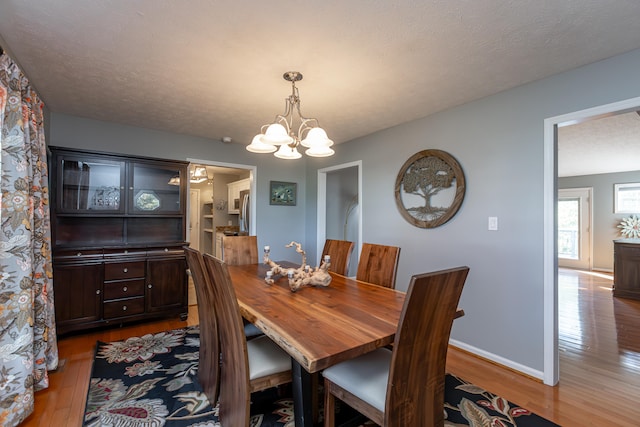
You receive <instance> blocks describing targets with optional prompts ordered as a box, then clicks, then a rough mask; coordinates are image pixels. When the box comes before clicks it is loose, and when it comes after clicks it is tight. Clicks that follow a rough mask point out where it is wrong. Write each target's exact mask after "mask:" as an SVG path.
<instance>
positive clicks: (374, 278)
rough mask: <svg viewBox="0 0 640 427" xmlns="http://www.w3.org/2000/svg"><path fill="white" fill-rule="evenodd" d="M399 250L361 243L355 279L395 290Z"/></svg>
mask: <svg viewBox="0 0 640 427" xmlns="http://www.w3.org/2000/svg"><path fill="white" fill-rule="evenodd" d="M399 258H400V248H399V247H397V246H385V245H376V244H372V243H363V244H362V251H361V252H360V259H359V261H358V272H357V273H356V279H357V280H362V281H363V282H369V283H373V284H374V285H379V286H384V287H385V288H391V289H395V287H396V274H397V272H398V259H399Z"/></svg>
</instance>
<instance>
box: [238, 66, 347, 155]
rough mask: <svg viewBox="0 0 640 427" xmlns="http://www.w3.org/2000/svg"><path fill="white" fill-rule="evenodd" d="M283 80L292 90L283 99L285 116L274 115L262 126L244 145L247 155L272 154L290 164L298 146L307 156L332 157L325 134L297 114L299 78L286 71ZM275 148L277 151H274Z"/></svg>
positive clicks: (310, 119)
mask: <svg viewBox="0 0 640 427" xmlns="http://www.w3.org/2000/svg"><path fill="white" fill-rule="evenodd" d="M283 78H284V79H285V80H287V81H289V82H291V87H292V92H291V95H290V96H289V97H288V98H286V99H285V112H284V114H279V115H277V116H276V118H275V120H274V122H273V123H270V124H266V125H263V126H262V128H261V129H260V133H259V134H258V135H256V136H255V137H254V138H253V140H252V141H251V144H249V145H247V147H246V149H247V151H250V152H252V153H274V155H275V156H276V157H278V158H280V159H287V160H291V159H299V158H300V157H302V155H301V154H300V152H298V147H299V146H302V147H305V148H308V149H307V150H306V151H305V154H307V155H308V156H311V157H327V156H332V155H333V154H335V151H333V150H332V149H331V148H329V147H331V146H332V145H333V141H332V140H330V139H329V137H328V136H327V132H325V130H324V129H322V128H321V127H319V126H318V120H317V119H314V118H306V117H304V116H303V115H302V112H301V111H300V96H299V94H298V88H297V87H296V82H297V81H300V80H302V74H301V73H299V72H297V71H288V72H286V73H284V75H283ZM294 115H295V116H296V117H295V118H294ZM294 119H295V120H294ZM294 121H295V122H296V123H297V122H299V123H300V125H299V127H298V132H297V133H295V132H294V127H293V126H294ZM277 146H280V148H279V149H277V148H276V147H277ZM276 150H277V151H276Z"/></svg>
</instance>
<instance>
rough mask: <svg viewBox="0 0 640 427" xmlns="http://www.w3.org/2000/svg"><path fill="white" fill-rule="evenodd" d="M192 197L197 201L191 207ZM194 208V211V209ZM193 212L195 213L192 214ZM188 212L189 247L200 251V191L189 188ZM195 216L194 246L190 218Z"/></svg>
mask: <svg viewBox="0 0 640 427" xmlns="http://www.w3.org/2000/svg"><path fill="white" fill-rule="evenodd" d="M193 195H195V198H196V199H197V203H196V205H195V206H193V203H192V201H193ZM194 208H195V209H194ZM194 210H195V212H194ZM188 211H189V214H188V216H187V218H189V246H190V247H192V248H194V249H196V250H200V240H202V239H201V236H200V189H199V188H191V187H189V207H188ZM194 214H195V215H196V216H197V218H198V220H197V222H196V226H195V228H196V233H195V238H196V241H195V243H196V244H195V245H194V244H193V243H194V242H192V241H191V238H192V237H194V233H193V231H192V230H193V228H194V226H193V225H192V224H191V216H192V215H194Z"/></svg>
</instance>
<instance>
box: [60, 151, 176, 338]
mask: <svg viewBox="0 0 640 427" xmlns="http://www.w3.org/2000/svg"><path fill="white" fill-rule="evenodd" d="M50 148H51V170H52V173H51V193H52V197H51V200H52V207H51V218H52V220H51V223H52V240H53V289H54V298H55V307H56V327H57V332H58V333H59V334H64V333H67V332H71V331H76V330H84V329H89V328H94V327H99V326H106V325H110V324H114V325H119V324H122V323H126V322H132V321H139V320H144V319H150V318H156V317H165V316H180V317H181V318H182V319H183V320H185V319H186V318H187V314H188V287H187V280H188V279H187V274H186V269H187V264H186V258H185V255H184V250H183V246H184V245H185V241H184V240H185V235H186V234H185V233H186V225H185V221H186V220H185V218H186V215H185V214H186V180H187V179H188V178H187V176H188V174H187V166H188V164H187V163H186V162H180V161H169V160H160V159H151V158H144V157H133V156H123V155H118V154H109V153H97V152H89V151H81V150H73V149H67V148H58V147H50Z"/></svg>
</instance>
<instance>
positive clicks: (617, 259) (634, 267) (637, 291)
mask: <svg viewBox="0 0 640 427" xmlns="http://www.w3.org/2000/svg"><path fill="white" fill-rule="evenodd" d="M613 257H614V263H613V296H616V297H621V298H633V299H640V239H620V240H614V241H613Z"/></svg>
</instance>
